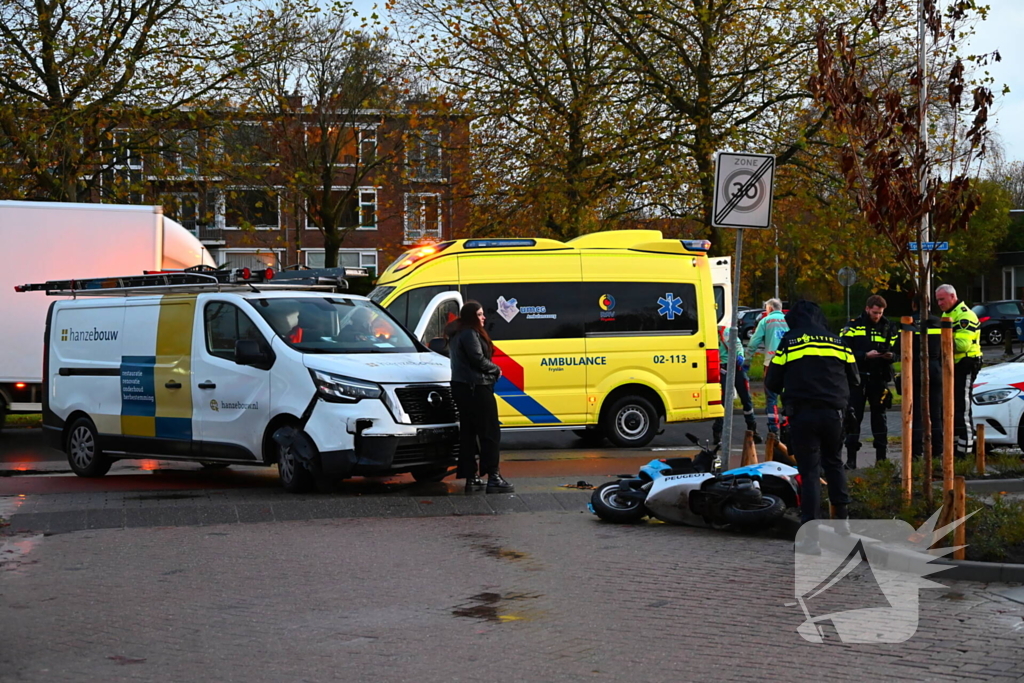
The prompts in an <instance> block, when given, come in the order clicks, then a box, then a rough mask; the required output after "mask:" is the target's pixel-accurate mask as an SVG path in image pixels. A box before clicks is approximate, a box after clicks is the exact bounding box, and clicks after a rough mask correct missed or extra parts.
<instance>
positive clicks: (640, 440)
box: [604, 396, 658, 448]
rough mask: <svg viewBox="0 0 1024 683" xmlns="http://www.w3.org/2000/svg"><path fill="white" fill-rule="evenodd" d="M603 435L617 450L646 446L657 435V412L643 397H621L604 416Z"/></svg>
mask: <svg viewBox="0 0 1024 683" xmlns="http://www.w3.org/2000/svg"><path fill="white" fill-rule="evenodd" d="M604 422H605V424H604V433H605V436H607V437H608V440H609V441H611V442H612V443H613V444H614V445H616V446H618V447H619V448H639V447H641V446H646V445H647V444H649V443H650V442H651V439H653V438H654V437H655V435H656V434H657V433H658V411H656V410H655V409H654V406H653V405H651V402H650V401H648V400H647V399H646V398H644V397H643V396H623V397H622V398H620V399H619V400H617V401H616V402H615V403H613V404H612V406H611V408H609V409H608V412H607V413H605V416H604Z"/></svg>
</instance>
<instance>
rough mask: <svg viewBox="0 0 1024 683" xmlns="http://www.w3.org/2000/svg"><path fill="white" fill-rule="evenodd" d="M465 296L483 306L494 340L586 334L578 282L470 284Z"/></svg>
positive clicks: (570, 336) (568, 336)
mask: <svg viewBox="0 0 1024 683" xmlns="http://www.w3.org/2000/svg"><path fill="white" fill-rule="evenodd" d="M463 297H464V299H465V300H466V301H469V300H471V299H472V300H473V301H478V302H480V304H481V305H482V306H483V307H484V314H485V315H486V316H487V322H486V323H484V326H485V327H486V328H487V333H488V334H489V335H490V336H491V338H492V339H494V340H495V341H503V340H516V339H574V338H579V337H582V336H583V318H582V315H581V306H580V283H579V282H526V283H523V282H518V283H517V282H512V283H500V284H481V285H467V286H466V287H465V290H464V292H463Z"/></svg>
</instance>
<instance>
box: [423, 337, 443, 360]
mask: <svg viewBox="0 0 1024 683" xmlns="http://www.w3.org/2000/svg"><path fill="white" fill-rule="evenodd" d="M427 348H428V349H430V350H431V351H433V352H434V353H439V354H441V355H442V356H447V355H448V345H447V344H446V343H445V341H444V337H434V338H433V339H431V340H430V342H429V343H427Z"/></svg>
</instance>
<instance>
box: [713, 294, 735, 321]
mask: <svg viewBox="0 0 1024 683" xmlns="http://www.w3.org/2000/svg"><path fill="white" fill-rule="evenodd" d="M715 312H716V313H717V314H718V322H722V318H724V317H725V287H723V286H722V285H715ZM730 324H732V323H730Z"/></svg>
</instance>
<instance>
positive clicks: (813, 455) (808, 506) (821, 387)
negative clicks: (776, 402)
mask: <svg viewBox="0 0 1024 683" xmlns="http://www.w3.org/2000/svg"><path fill="white" fill-rule="evenodd" d="M786 319H787V321H788V323H789V327H790V329H789V331H788V332H786V334H785V335H784V336H783V338H782V343H781V344H780V345H779V347H778V349H777V352H776V353H775V355H774V357H773V358H772V364H771V365H770V366H769V368H768V374H767V375H766V376H765V378H764V383H765V387H767V388H768V389H770V390H771V391H773V392H775V393H776V394H781V395H782V403H783V406H784V408H785V413H786V416H787V417H788V418H789V429H790V453H792V454H793V456H794V457H795V458H796V462H797V469H798V470H799V471H800V481H801V487H800V494H801V495H800V521H801V523H804V524H806V523H807V522H810V521H813V520H815V519H817V518H818V515H819V512H820V508H821V473H822V471H824V473H825V481H826V482H827V483H828V497H829V501H830V502H831V503H832V505H834V506H835V510H836V518H837V519H841V520H845V519H848V518H849V504H850V494H849V492H848V491H847V489H846V472H845V471H844V470H843V414H844V413H845V411H846V406H847V403H848V402H849V399H850V392H851V390H852V389H854V388H855V387H856V386H857V385H858V384H860V377H859V375H858V374H857V363H856V361H855V360H854V357H853V354H852V353H851V352H850V350H849V349H847V348H846V346H845V345H844V344H843V343H842V342H841V341H840V340H839V338H838V337H836V336H835V335H834V334H832V333H831V332H829V331H828V327H827V323H826V321H825V315H824V314H823V313H822V312H821V309H820V308H819V307H818V305H817V304H814V303H811V302H810V301H798V302H797V303H796V305H795V306H793V309H792V310H791V311H790V312H789V313H788V314H787V315H786ZM848 524H849V523H848V522H847V523H846V526H845V527H840V532H841V533H842V532H843V531H845V532H846V533H849V527H848ZM796 550H797V552H800V553H806V554H811V555H820V554H821V548H820V547H819V546H818V540H817V537H816V536H815V535H813V534H810V535H808V536H807V537H805V538H804V539H803V540H802V541H801V542H800V543H798V544H797V547H796Z"/></svg>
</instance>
